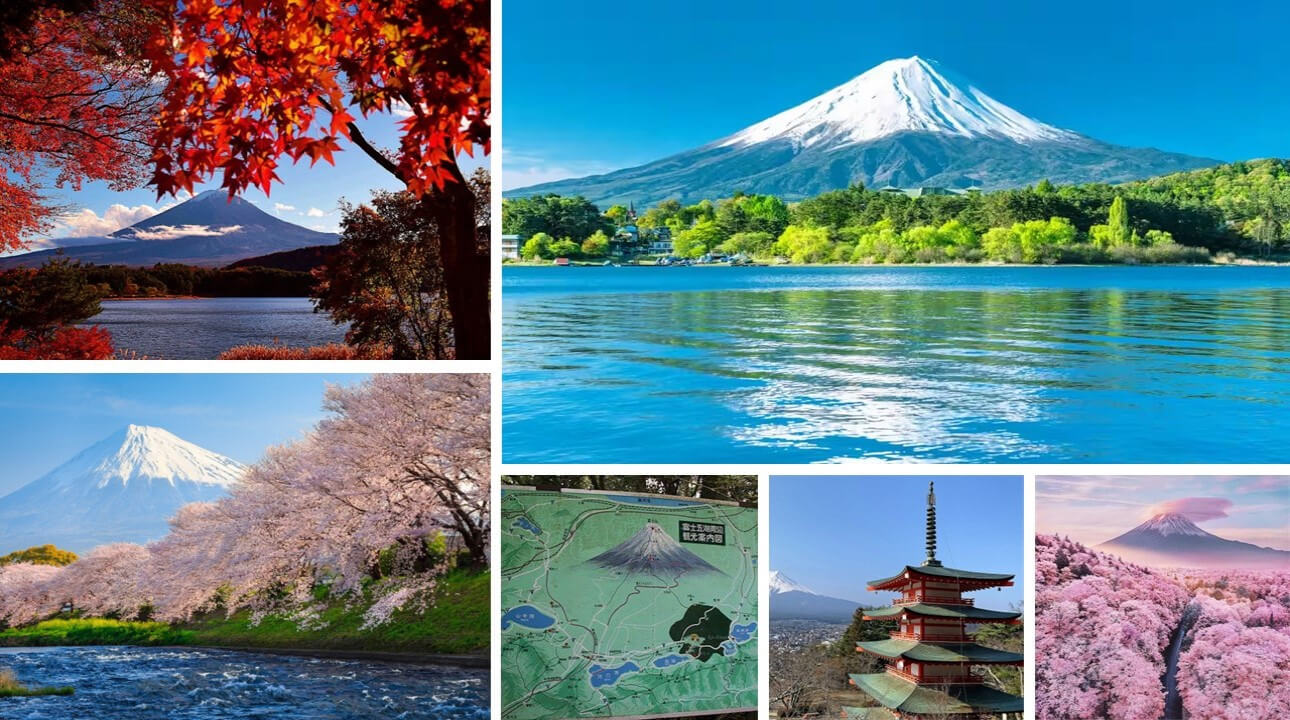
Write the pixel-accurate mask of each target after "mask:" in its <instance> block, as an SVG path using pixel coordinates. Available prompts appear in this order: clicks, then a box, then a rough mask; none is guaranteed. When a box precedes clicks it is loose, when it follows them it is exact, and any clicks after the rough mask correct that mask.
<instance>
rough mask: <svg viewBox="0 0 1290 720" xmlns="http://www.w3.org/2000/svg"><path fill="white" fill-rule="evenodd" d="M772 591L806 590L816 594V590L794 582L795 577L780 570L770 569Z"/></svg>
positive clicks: (805, 591)
mask: <svg viewBox="0 0 1290 720" xmlns="http://www.w3.org/2000/svg"><path fill="white" fill-rule="evenodd" d="M770 591H771V592H772V593H786V592H794V591H796V592H804V593H810V594H812V595H814V594H815V591H813V590H811V589H810V588H808V587H806V586H805V585H799V584H797V583H796V582H793V579H792V578H790V577H789V576H787V575H785V574H784V573H782V572H780V571H778V570H771V571H770Z"/></svg>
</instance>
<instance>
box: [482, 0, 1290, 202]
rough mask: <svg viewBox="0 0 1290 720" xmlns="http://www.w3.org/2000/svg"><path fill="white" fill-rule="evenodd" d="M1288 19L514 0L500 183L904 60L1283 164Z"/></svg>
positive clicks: (1104, 7) (1206, 10) (718, 131)
mask: <svg viewBox="0 0 1290 720" xmlns="http://www.w3.org/2000/svg"><path fill="white" fill-rule="evenodd" d="M1288 24H1290V4H1287V3H1274V2H1254V3H1202V2H1197V1H1196V0H1176V1H1167V0H1135V1H1134V2H1122V1H1116V2H1110V1H1107V0H1092V1H1090V2H1082V3H1074V4H1072V3H1035V2H1028V1H1026V2H1022V1H1020V0H1013V1H1010V2H985V3H979V2H978V3H965V2H941V1H933V0H925V1H924V2H920V3H917V4H914V5H911V4H909V3H899V2H890V1H889V0H887V1H883V2H874V1H872V0H815V1H813V2H810V3H802V4H796V5H793V4H790V5H785V4H783V3H779V2H769V1H767V0H746V1H744V2H738V3H735V2H700V3H695V2H688V1H685V0H656V1H655V2H649V3H606V2H594V3H593V2H589V1H587V0H575V1H571V2H563V3H537V2H509V3H507V4H506V5H505V9H504V11H503V27H504V28H505V33H504V36H503V37H504V40H503V47H502V65H503V111H504V116H503V122H504V128H503V135H504V137H503V141H504V156H503V169H504V171H505V175H506V176H505V178H504V179H503V183H504V186H505V187H507V188H513V187H520V186H523V185H528V184H532V183H534V182H541V181H545V180H552V179H557V178H559V177H570V176H580V175H584V174H589V173H594V172H604V171H607V170H611V169H617V168H621V167H627V166H631V165H636V164H640V163H643V162H648V161H650V160H656V159H658V158H661V157H664V156H666V155H668V154H671V153H674V152H679V151H682V150H686V149H689V148H692V147H695V146H698V145H701V144H704V143H707V142H710V141H712V140H716V139H718V138H720V137H723V136H725V135H728V134H730V133H732V132H734V131H737V130H739V129H742V128H744V127H746V126H748V125H751V124H753V123H755V122H758V121H760V120H762V119H765V118H766V117H769V116H770V115H773V114H775V113H777V112H779V111H781V110H786V109H788V108H789V107H792V106H794V105H797V104H799V103H801V102H803V101H805V100H807V99H809V98H811V97H814V96H816V95H818V94H820V93H822V92H824V91H826V90H828V89H830V88H833V87H835V86H837V85H840V84H842V83H844V82H846V81H847V80H850V79H851V78H853V77H855V76H856V75H859V74H860V73H862V72H864V71H865V70H867V69H869V68H871V67H873V66H874V65H877V64H878V63H880V62H882V61H884V60H889V59H892V58H897V57H909V56H911V55H920V56H922V57H925V58H931V59H935V60H938V61H940V63H941V64H942V65H943V66H944V67H945V68H947V69H949V70H952V71H953V72H955V73H957V74H958V75H960V76H962V77H965V78H968V79H970V80H971V81H972V82H973V83H974V84H976V85H977V86H978V87H980V88H981V89H982V90H984V91H985V92H986V93H988V94H990V95H991V96H993V97H994V98H995V99H997V100H999V101H1001V102H1003V103H1006V104H1008V105H1011V106H1013V107H1014V108H1016V109H1017V110H1019V111H1021V112H1023V113H1026V114H1028V115H1030V116H1032V117H1035V118H1038V119H1039V120H1041V121H1043V122H1047V123H1049V124H1053V125H1057V126H1059V127H1063V128H1067V129H1071V130H1075V131H1078V132H1081V133H1084V134H1086V135H1091V136H1093V137H1095V138H1098V139H1101V140H1105V141H1107V142H1112V143H1116V144H1121V145H1129V146H1154V147H1158V148H1161V149H1164V150H1170V151H1175V152H1183V153H1190V154H1193V155H1200V156H1204V157H1212V158H1217V159H1220V160H1238V159H1250V158H1254V157H1287V156H1290V132H1287V131H1286V129H1285V120H1284V119H1285V117H1286V116H1287V115H1288V114H1290V74H1288V73H1286V72H1284V70H1285V60H1284V57H1283V48H1282V47H1281V45H1280V44H1279V43H1277V42H1276V41H1275V39H1274V37H1273V34H1272V33H1273V30H1272V28H1284V27H1286V26H1287V25H1288Z"/></svg>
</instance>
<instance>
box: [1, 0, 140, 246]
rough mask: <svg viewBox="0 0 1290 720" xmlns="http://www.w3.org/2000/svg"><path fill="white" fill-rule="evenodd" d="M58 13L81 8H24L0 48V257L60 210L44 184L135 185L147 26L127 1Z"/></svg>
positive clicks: (38, 5) (107, 1) (42, 5)
mask: <svg viewBox="0 0 1290 720" xmlns="http://www.w3.org/2000/svg"><path fill="white" fill-rule="evenodd" d="M60 4H61V5H85V4H87V3H79V4H78V3H47V4H46V3H34V4H33V3H28V6H29V9H30V6H31V5H34V6H35V8H34V9H31V10H30V11H29V12H27V13H23V14H21V15H20V16H19V15H15V16H14V17H13V18H11V21H12V24H11V25H6V26H5V27H4V30H5V31H6V32H5V35H4V37H3V40H2V42H0V128H2V129H0V251H3V250H12V249H17V248H22V247H24V245H25V243H26V241H27V238H29V237H30V236H31V235H33V234H35V233H38V232H41V231H43V230H46V229H48V227H49V226H50V224H51V222H52V220H53V219H54V217H55V216H56V215H57V213H58V212H59V210H60V208H59V207H57V206H56V205H54V204H51V203H50V202H49V200H48V199H47V198H46V197H45V194H44V191H43V187H44V185H46V184H49V183H52V184H53V185H55V186H58V187H63V186H69V187H72V188H75V189H78V190H79V189H80V187H81V185H82V183H84V182H85V181H87V180H102V181H106V182H108V183H110V184H111V185H112V186H113V187H115V188H117V189H124V188H126V187H130V186H133V185H136V184H137V183H138V182H140V181H141V180H142V179H143V163H144V161H145V160H146V159H147V157H148V151H147V135H148V132H149V131H150V130H151V128H152V119H153V111H154V110H155V107H156V105H155V102H156V99H157V91H156V88H155V87H154V86H153V85H152V84H151V82H150V80H149V78H148V76H147V74H146V72H145V71H144V68H143V61H142V46H143V42H144V33H145V32H146V31H147V29H148V28H149V26H150V25H152V24H153V20H154V18H153V16H150V15H149V14H148V13H147V12H146V11H145V10H143V9H142V8H141V6H140V4H139V3H137V2H130V1H129V0H101V1H100V2H98V3H97V4H96V7H95V8H94V9H92V10H88V11H83V12H70V11H67V10H64V9H62V8H60V7H57V5H60ZM77 9H80V8H77Z"/></svg>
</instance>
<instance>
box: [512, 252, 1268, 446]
mask: <svg viewBox="0 0 1290 720" xmlns="http://www.w3.org/2000/svg"><path fill="white" fill-rule="evenodd" d="M503 307H504V346H503V358H504V379H505V382H504V386H503V388H504V389H503V400H502V402H503V410H504V420H503V455H504V457H505V459H506V461H507V462H628V463H630V462H658V461H660V460H667V461H668V462H688V463H693V462H748V463H767V462H783V463H796V462H811V461H835V460H842V459H852V458H866V459H874V460H890V461H897V460H923V461H939V462H989V461H996V462H1024V461H1050V462H1083V463H1103V462H1106V463H1121V462H1204V463H1222V462H1248V461H1250V460H1251V459H1254V458H1257V459H1258V460H1259V461H1261V462H1286V461H1290V444H1287V443H1285V442H1283V438H1284V436H1285V434H1286V432H1287V431H1288V430H1290V268H1281V267H939V268H937V267H894V268H857V267H826V268H802V267H767V268H728V267H696V268H554V267H551V268H547V267H513V268H507V269H505V271H504V272H503Z"/></svg>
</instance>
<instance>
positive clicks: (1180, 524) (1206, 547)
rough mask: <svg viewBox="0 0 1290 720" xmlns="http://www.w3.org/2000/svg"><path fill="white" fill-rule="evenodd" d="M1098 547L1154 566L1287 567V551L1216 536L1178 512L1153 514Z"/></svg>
mask: <svg viewBox="0 0 1290 720" xmlns="http://www.w3.org/2000/svg"><path fill="white" fill-rule="evenodd" d="M1097 549H1098V550H1101V551H1103V552H1113V553H1116V554H1118V555H1120V556H1121V557H1123V558H1124V559H1126V560H1130V561H1132V562H1138V563H1142V564H1145V565H1155V566H1169V567H1196V568H1238V567H1245V568H1265V567H1268V568H1290V552H1287V551H1285V550H1278V549H1275V548H1267V547H1259V546H1258V545H1252V544H1250V543H1245V542H1240V541H1239V540H1228V539H1227V538H1223V537H1219V536H1218V535H1215V534H1213V533H1210V532H1206V531H1205V530H1203V529H1201V528H1200V527H1199V526H1197V525H1196V523H1194V522H1192V521H1191V520H1190V519H1189V518H1188V517H1187V516H1186V515H1183V514H1181V513H1162V514H1159V515H1155V516H1153V517H1152V518H1151V519H1149V520H1147V521H1146V522H1144V523H1142V524H1141V525H1138V526H1137V527H1135V528H1133V529H1132V530H1130V531H1128V532H1126V533H1124V534H1122V535H1119V536H1117V537H1115V538H1112V539H1110V540H1107V541H1106V542H1104V543H1102V544H1101V545H1098V546H1097Z"/></svg>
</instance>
